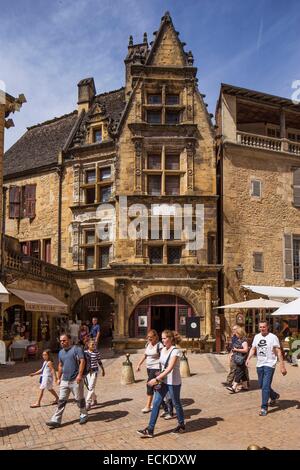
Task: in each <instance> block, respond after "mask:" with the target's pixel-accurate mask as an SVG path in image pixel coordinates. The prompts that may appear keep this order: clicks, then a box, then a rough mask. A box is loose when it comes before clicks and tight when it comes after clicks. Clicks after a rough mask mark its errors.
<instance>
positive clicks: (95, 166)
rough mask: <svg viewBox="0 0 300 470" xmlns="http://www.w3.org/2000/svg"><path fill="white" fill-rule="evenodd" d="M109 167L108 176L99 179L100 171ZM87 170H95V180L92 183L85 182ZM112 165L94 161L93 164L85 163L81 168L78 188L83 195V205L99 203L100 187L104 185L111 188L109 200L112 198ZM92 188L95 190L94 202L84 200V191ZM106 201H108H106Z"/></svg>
mask: <svg viewBox="0 0 300 470" xmlns="http://www.w3.org/2000/svg"><path fill="white" fill-rule="evenodd" d="M106 168H110V178H107V179H104V180H101V171H102V170H104V169H106ZM88 171H95V182H94V183H87V182H86V174H87V172H88ZM112 171H113V165H112V163H104V162H101V164H99V163H95V164H93V165H87V166H84V167H83V168H82V180H83V182H82V183H81V185H80V190H81V192H82V196H83V205H92V204H101V202H102V201H101V189H102V188H104V187H110V188H111V196H110V198H109V201H110V200H111V199H112V193H113V182H114V181H113V173H112ZM90 189H93V190H94V192H95V199H94V202H89V203H87V202H86V199H87V198H86V191H87V190H90ZM106 202H108V201H106Z"/></svg>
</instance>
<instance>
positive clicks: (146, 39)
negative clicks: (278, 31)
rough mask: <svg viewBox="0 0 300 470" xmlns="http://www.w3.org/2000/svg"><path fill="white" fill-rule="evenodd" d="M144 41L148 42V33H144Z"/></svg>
mask: <svg viewBox="0 0 300 470" xmlns="http://www.w3.org/2000/svg"><path fill="white" fill-rule="evenodd" d="M143 43H144V44H148V37H147V33H144V39H143Z"/></svg>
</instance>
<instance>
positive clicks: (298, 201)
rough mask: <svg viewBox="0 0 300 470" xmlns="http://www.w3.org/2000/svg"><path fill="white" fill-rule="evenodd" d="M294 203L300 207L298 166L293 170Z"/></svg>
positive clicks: (299, 170) (299, 171) (299, 173)
mask: <svg viewBox="0 0 300 470" xmlns="http://www.w3.org/2000/svg"><path fill="white" fill-rule="evenodd" d="M293 189H294V205H295V206H296V207H300V168H296V169H295V170H294V171H293Z"/></svg>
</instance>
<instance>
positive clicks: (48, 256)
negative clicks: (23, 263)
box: [44, 239, 51, 263]
mask: <svg viewBox="0 0 300 470" xmlns="http://www.w3.org/2000/svg"><path fill="white" fill-rule="evenodd" d="M44 243H45V245H44V250H45V251H44V261H46V262H47V263H51V239H50V240H45V242H44Z"/></svg>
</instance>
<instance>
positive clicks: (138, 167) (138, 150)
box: [134, 139, 143, 193]
mask: <svg viewBox="0 0 300 470" xmlns="http://www.w3.org/2000/svg"><path fill="white" fill-rule="evenodd" d="M134 148H135V184H134V186H135V188H134V190H135V191H134V192H135V193H141V191H142V186H143V185H142V176H143V175H142V172H143V162H142V160H143V141H142V139H137V140H135V142H134Z"/></svg>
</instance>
